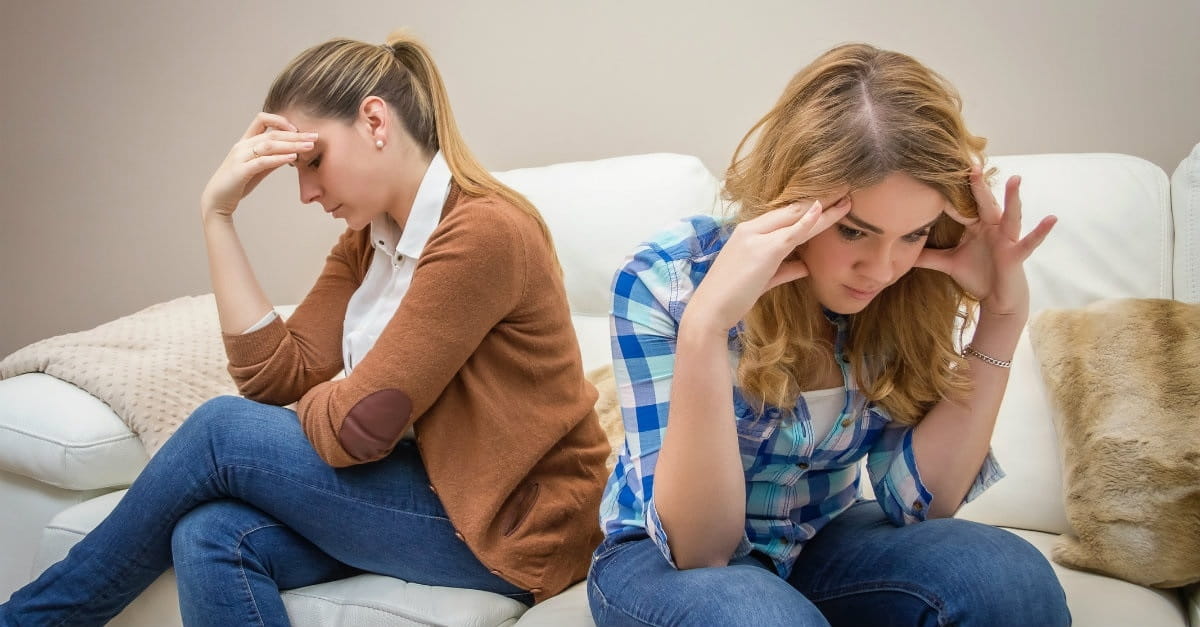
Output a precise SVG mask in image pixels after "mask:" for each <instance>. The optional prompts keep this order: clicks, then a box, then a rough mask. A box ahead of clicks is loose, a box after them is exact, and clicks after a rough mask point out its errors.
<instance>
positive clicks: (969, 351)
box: [962, 344, 1012, 368]
mask: <svg viewBox="0 0 1200 627" xmlns="http://www.w3.org/2000/svg"><path fill="white" fill-rule="evenodd" d="M967 355H971V356H974V357H978V358H979V360H980V361H982V362H983V363H985V364H991V365H993V366H996V367H997V368H1011V367H1012V362H1011V361H1004V360H1003V359H996V358H995V357H992V356H991V355H984V354H983V353H981V352H979V351H977V350H975V347H974V346H972V345H970V344H967V345H966V346H964V347H963V351H962V356H963V359H966V357H967Z"/></svg>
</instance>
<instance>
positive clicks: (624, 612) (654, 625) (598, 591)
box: [588, 581, 662, 627]
mask: <svg viewBox="0 0 1200 627" xmlns="http://www.w3.org/2000/svg"><path fill="white" fill-rule="evenodd" d="M588 585H590V586H591V587H592V589H594V590H595V591H596V596H598V597H599V598H600V603H602V604H603V605H604V607H605V608H608V609H609V610H611V611H615V612H617V613H618V614H621V615H622V616H624V617H626V618H628V619H630V620H634V621H637V622H638V623H639V624H641V625H647V626H648V627H662V626H661V625H659V624H658V623H652V622H650V621H647V620H643V619H641V618H638V617H637V616H634V615H633V614H630V613H629V612H628V611H627V610H626V609H625V608H623V607H620V606H618V605H613V604H612V603H609V602H608V597H606V596H604V591H603V590H601V589H600V586H599V585H597V584H596V582H595V581H591V582H588Z"/></svg>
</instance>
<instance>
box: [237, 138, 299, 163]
mask: <svg viewBox="0 0 1200 627" xmlns="http://www.w3.org/2000/svg"><path fill="white" fill-rule="evenodd" d="M249 146H250V158H251V159H257V158H260V157H267V156H272V155H285V154H296V153H301V152H308V151H310V150H312V149H313V143H312V142H310V141H299V142H285V141H274V140H267V141H257V142H256V141H251V142H249Z"/></svg>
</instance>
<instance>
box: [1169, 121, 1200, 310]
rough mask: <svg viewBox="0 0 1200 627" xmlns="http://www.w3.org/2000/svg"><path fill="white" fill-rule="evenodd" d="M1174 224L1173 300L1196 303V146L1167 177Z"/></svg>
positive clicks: (1199, 270)
mask: <svg viewBox="0 0 1200 627" xmlns="http://www.w3.org/2000/svg"><path fill="white" fill-rule="evenodd" d="M1171 213H1172V214H1173V216H1174V222H1175V268H1174V271H1175V299H1176V300H1182V301H1184V302H1188V303H1195V302H1200V144H1196V146H1195V147H1194V148H1192V153H1191V154H1190V155H1188V156H1187V157H1186V158H1184V160H1183V161H1182V162H1180V164H1179V167H1178V168H1176V169H1175V174H1173V175H1171Z"/></svg>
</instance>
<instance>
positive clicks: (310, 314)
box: [222, 230, 369, 405]
mask: <svg viewBox="0 0 1200 627" xmlns="http://www.w3.org/2000/svg"><path fill="white" fill-rule="evenodd" d="M359 239H362V240H363V242H365V239H364V238H363V237H362V234H360V233H356V232H354V231H351V230H347V231H346V232H344V233H343V234H342V236H341V237H340V238H338V241H337V243H336V244H334V246H333V249H332V250H331V251H330V252H329V256H328V257H327V258H326V260H325V267H324V269H323V270H322V271H321V274H320V276H319V277H317V281H316V283H315V284H314V285H313V287H312V289H311V290H309V292H308V294H307V295H305V297H304V300H303V301H301V303H300V304H299V305H297V306H296V310H295V312H293V313H292V315H291V317H289V318H288V320H287V322H284V321H283V320H281V319H280V318H279V317H278V316H277V317H276V318H275V319H274V320H271V321H270V322H269V323H267V324H266V325H265V326H263V327H261V328H259V329H255V330H253V331H250V332H249V333H244V334H240V335H230V334H224V335H223V336H222V339H223V340H224V342H225V353H226V355H227V356H228V357H229V374H230V375H231V376H232V377H233V380H234V382H235V383H236V384H237V386H238V391H239V392H241V394H242V395H243V396H245V397H246V398H249V399H251V400H255V401H259V402H263V403H270V404H273V405H288V404H290V403H294V402H296V401H297V400H298V399H300V397H301V396H302V395H303V394H304V393H305V392H307V391H308V390H310V389H311V388H312V387H313V386H315V385H317V384H318V383H320V382H322V381H328V380H329V379H330V378H332V377H333V376H334V375H336V374H337V373H338V371H340V370H341V369H342V325H343V322H344V320H345V318H346V306H347V304H348V303H349V302H350V297H351V296H352V295H353V294H354V291H355V290H356V289H358V286H359V284H360V283H361V277H362V276H363V275H365V274H366V271H365V268H364V267H363V266H364V265H365V264H366V263H367V261H366V260H365V259H364V258H363V255H362V253H361V249H362V248H363V246H362V242H359V241H358V240H359ZM367 250H369V247H367Z"/></svg>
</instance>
